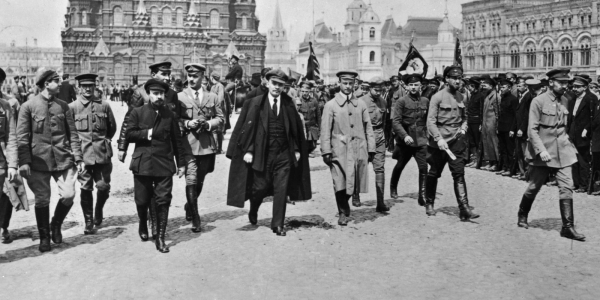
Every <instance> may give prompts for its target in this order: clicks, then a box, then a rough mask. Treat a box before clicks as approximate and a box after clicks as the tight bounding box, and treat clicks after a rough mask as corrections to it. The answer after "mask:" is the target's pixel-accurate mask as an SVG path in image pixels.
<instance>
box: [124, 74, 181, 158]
mask: <svg viewBox="0 0 600 300" xmlns="http://www.w3.org/2000/svg"><path fill="white" fill-rule="evenodd" d="M149 102H150V98H149V97H148V94H147V93H146V89H145V88H144V85H142V86H140V87H139V88H138V89H137V90H135V92H134V93H133V96H132V97H131V101H130V102H129V109H128V110H127V113H126V114H125V117H124V118H123V125H121V134H120V135H119V140H118V141H117V144H118V148H119V150H121V151H125V152H127V148H128V147H129V143H128V142H127V139H126V138H125V131H126V130H127V123H128V121H129V115H130V114H131V111H132V110H133V109H134V108H136V107H141V106H143V105H144V104H146V103H149ZM165 106H167V107H169V108H170V109H171V111H172V112H173V113H174V114H175V118H176V119H178V118H179V113H180V112H181V103H180V102H179V99H178V98H177V92H175V91H174V90H172V89H169V90H168V91H167V93H166V94H165Z"/></svg>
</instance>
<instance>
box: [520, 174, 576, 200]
mask: <svg viewBox="0 0 600 300" xmlns="http://www.w3.org/2000/svg"><path fill="white" fill-rule="evenodd" d="M550 174H555V175H556V182H557V183H558V198H559V199H561V200H563V199H573V178H572V177H571V166H568V167H564V168H562V169H557V168H550V167H540V166H529V185H528V186H527V189H526V190H525V193H524V194H523V196H525V197H527V198H528V199H535V196H536V195H537V194H538V192H539V191H540V189H541V188H542V186H543V185H544V184H546V180H547V179H548V175H550Z"/></svg>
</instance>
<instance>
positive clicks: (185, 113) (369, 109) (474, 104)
mask: <svg viewBox="0 0 600 300" xmlns="http://www.w3.org/2000/svg"><path fill="white" fill-rule="evenodd" d="M0 71H1V70H0ZM185 71H186V73H187V87H186V88H185V89H184V90H182V91H181V92H179V93H177V92H175V91H174V90H173V89H171V87H170V86H169V85H168V84H167V82H168V80H169V78H170V76H171V64H170V63H169V62H162V63H157V64H154V65H151V66H150V72H151V77H152V78H151V79H150V80H148V81H147V82H146V83H145V84H143V85H142V86H141V87H140V88H139V89H137V90H136V91H135V93H134V94H133V96H132V100H131V103H130V107H129V110H128V112H127V114H126V115H125V117H124V120H123V124H122V126H121V132H120V136H119V140H118V150H119V151H118V159H119V160H120V161H121V162H124V160H125V158H126V155H127V150H128V147H129V144H135V150H134V152H133V154H132V156H131V163H130V167H129V168H130V170H131V171H132V173H133V175H134V176H133V177H134V181H133V182H134V191H135V193H134V198H135V204H136V208H137V212H138V217H139V220H140V222H139V228H138V231H139V236H140V239H141V240H142V241H147V240H149V239H150V234H151V236H152V239H153V240H154V241H155V246H156V249H157V250H158V251H160V252H163V253H166V252H169V249H168V247H167V245H166V243H165V233H166V228H167V222H168V215H169V207H170V203H171V200H172V189H173V176H174V175H178V176H179V177H183V176H185V195H186V204H185V212H186V219H187V220H188V221H190V222H191V223H192V228H191V230H192V231H193V232H195V233H198V232H200V231H201V219H200V215H199V212H198V198H199V196H200V194H201V192H202V190H203V186H204V181H205V178H206V176H207V175H208V174H209V173H211V172H213V170H214V168H215V160H216V155H217V154H219V153H220V151H221V143H222V140H219V138H218V135H215V134H214V132H215V131H217V130H219V131H221V132H222V128H223V126H224V124H225V120H226V119H227V118H226V114H227V112H224V111H225V110H227V109H224V108H223V107H224V106H223V101H224V97H225V94H226V93H227V89H225V88H224V86H223V85H221V84H220V83H219V82H218V79H219V78H218V75H216V74H212V75H216V77H215V76H212V75H211V77H213V78H214V80H212V84H213V88H212V89H211V90H212V91H209V90H207V89H206V88H205V87H204V86H203V84H206V82H205V81H206V77H205V72H206V68H205V67H204V66H203V65H200V64H195V63H192V64H188V65H186V66H185ZM568 73H569V70H563V69H560V70H553V71H550V72H548V74H547V76H548V79H547V85H548V88H546V90H544V89H543V85H544V84H543V83H542V82H541V81H539V80H534V79H525V80H523V81H521V80H520V79H518V84H517V87H516V89H514V87H513V84H512V82H511V80H510V79H509V77H505V78H500V80H499V83H498V82H497V81H496V80H495V79H492V78H491V77H489V76H483V77H477V78H469V79H465V78H464V76H463V69H462V68H461V67H460V66H450V67H447V68H446V69H445V70H444V72H443V76H442V81H443V84H442V86H443V87H442V88H440V87H439V86H440V82H439V81H438V80H436V79H434V80H432V81H436V83H432V81H428V80H426V79H424V78H423V77H422V76H421V75H419V74H399V75H398V76H393V77H392V78H391V79H390V83H391V87H390V88H389V89H387V88H386V86H387V85H386V82H385V81H384V80H383V79H382V78H380V77H376V78H373V79H371V80H370V81H369V82H368V83H367V84H368V87H367V88H365V89H364V90H359V89H357V81H358V79H357V78H358V76H359V74H358V73H356V72H354V71H351V70H346V71H340V72H338V73H337V77H338V82H337V84H336V86H337V89H336V90H335V92H334V93H333V95H331V96H333V97H328V93H327V91H325V90H323V89H321V88H320V87H318V86H315V84H317V85H319V84H320V83H322V82H310V81H303V82H301V83H300V84H299V85H298V87H299V89H300V91H299V92H298V91H296V90H295V89H294V88H293V87H292V85H293V83H290V82H291V81H290V79H289V78H288V76H287V74H285V73H284V72H282V71H281V70H270V69H265V70H264V72H263V73H262V74H261V77H262V80H263V82H262V84H261V85H260V86H258V87H257V88H256V89H255V90H253V91H251V92H250V94H249V97H248V99H247V100H246V101H245V102H244V104H243V107H242V109H241V113H240V116H239V119H238V121H237V123H236V125H235V128H234V130H233V133H232V135H231V139H230V142H229V146H228V148H227V152H226V157H227V158H229V159H231V165H230V170H229V181H228V192H227V204H228V205H231V206H235V207H244V204H245V202H246V201H247V200H249V203H250V210H249V213H248V219H249V222H250V223H251V224H254V225H257V224H258V222H259V221H258V212H259V208H260V206H261V204H262V203H263V201H264V199H265V198H266V197H267V196H273V217H272V219H271V224H270V227H271V229H272V230H273V232H274V233H275V234H276V235H278V236H285V235H286V232H285V227H284V221H285V215H286V208H287V204H288V202H289V201H291V200H307V199H310V198H311V197H312V187H311V180H310V168H309V159H308V158H309V155H312V154H311V153H312V152H313V151H314V150H315V148H316V147H317V145H318V144H320V153H321V156H322V159H323V161H324V163H325V164H326V165H327V166H328V167H329V168H330V171H331V176H332V179H333V187H334V195H333V198H335V201H336V206H337V213H338V215H339V219H338V224H339V225H341V226H344V225H347V224H348V222H349V217H350V216H351V209H350V199H352V202H351V203H352V205H353V206H355V207H360V206H361V201H360V197H359V194H360V193H365V192H367V190H368V182H369V180H368V164H369V163H372V164H373V170H374V173H375V187H376V195H377V206H376V208H375V210H376V211H377V212H379V213H387V212H388V211H389V208H388V207H387V206H386V204H385V201H384V194H385V187H386V185H385V181H386V180H385V167H384V164H385V155H386V151H388V150H392V149H393V156H392V158H393V159H395V160H397V163H396V166H395V167H394V169H393V172H392V175H391V182H390V196H391V197H392V198H398V197H399V195H398V186H399V181H400V177H401V174H402V172H403V170H404V168H405V167H406V165H407V163H408V162H409V161H410V159H411V158H415V160H416V162H417V166H418V173H419V178H418V191H419V192H418V204H419V205H421V206H424V207H425V212H426V214H427V215H428V216H435V214H436V211H435V208H434V204H435V200H436V192H437V183H438V179H439V178H440V177H441V175H442V171H443V169H444V167H445V165H446V164H448V166H449V169H450V172H451V175H452V178H453V182H454V193H455V197H456V200H457V203H458V207H459V211H460V213H459V218H460V219H461V220H462V221H468V220H471V219H475V218H478V217H479V215H478V214H476V213H474V212H473V211H472V210H473V208H472V207H471V206H470V205H469V199H468V194H467V187H466V180H465V165H467V164H468V163H469V160H471V164H470V165H471V166H475V165H476V164H477V161H478V157H481V156H482V155H483V156H484V157H482V158H483V159H484V160H486V161H488V163H489V166H495V169H496V170H503V171H504V172H509V173H510V169H509V168H508V167H506V166H510V165H511V163H512V162H513V161H514V162H516V163H517V165H518V167H519V169H520V170H521V171H522V172H523V175H525V174H526V175H527V178H528V180H529V186H528V187H527V190H526V191H525V193H524V195H523V197H522V200H521V204H520V207H519V212H518V226H520V227H525V228H527V227H528V223H527V216H528V213H529V211H530V209H531V206H532V203H533V201H534V199H535V197H536V194H537V193H538V191H539V190H540V188H541V186H542V185H543V184H545V183H546V181H547V180H548V178H549V177H553V178H556V181H557V184H558V186H559V194H560V210H561V216H562V219H563V229H562V231H561V235H562V236H564V237H567V238H571V239H575V240H584V239H585V237H584V236H583V235H581V234H579V233H577V232H576V231H575V228H574V225H573V224H574V220H573V185H574V184H573V176H572V174H573V173H572V170H571V169H572V167H574V166H576V167H578V168H582V169H584V168H585V165H583V164H581V163H579V164H577V163H578V161H579V158H582V157H584V158H586V159H587V160H588V161H589V153H586V152H585V149H589V148H584V146H585V145H583V142H582V143H579V142H578V140H577V139H576V138H575V139H574V138H573V137H572V134H578V135H581V138H582V139H585V138H588V137H589V136H591V135H593V133H594V132H595V131H598V130H597V128H595V127H594V125H593V124H587V123H586V124H582V123H581V122H579V123H578V121H577V118H578V117H577V116H580V115H583V116H584V117H583V118H586V116H587V118H591V117H594V118H595V115H596V111H598V109H597V107H596V106H597V105H598V99H597V97H596V96H595V95H593V93H592V92H590V91H589V90H588V89H587V86H588V84H589V80H588V78H586V77H584V76H575V77H574V79H573V80H572V79H571V77H570V76H569V75H568ZM5 77H6V75H5V74H4V72H3V71H1V72H0V83H2V82H3V81H4V79H5ZM96 78H97V75H95V74H82V75H79V76H77V77H75V79H76V80H77V81H78V82H79V86H80V90H81V92H80V94H79V95H77V99H76V100H75V101H74V102H72V103H70V104H67V103H66V102H65V101H63V100H61V99H59V98H58V97H57V95H58V93H59V75H58V74H57V73H56V72H54V71H52V70H49V71H46V72H44V73H43V74H41V75H40V76H39V78H38V79H37V83H36V84H37V86H38V87H39V89H40V90H41V93H40V94H39V95H37V96H36V97H35V98H33V99H32V100H31V101H27V102H26V103H24V104H23V105H22V106H20V107H19V105H18V104H19V103H18V101H14V99H11V98H6V97H4V95H2V97H0V146H1V148H2V151H0V185H2V186H4V187H5V192H4V194H5V195H6V194H9V195H13V194H15V195H17V197H16V199H17V200H20V202H19V201H14V199H11V201H8V200H6V197H2V198H0V223H2V225H3V228H4V232H3V234H4V235H5V241H7V240H9V239H10V234H9V233H8V230H7V227H8V225H6V226H4V224H5V223H7V222H8V221H10V214H9V213H8V212H9V211H12V207H13V206H16V207H17V208H25V209H27V207H28V203H26V201H27V200H26V196H25V199H23V197H20V196H22V195H23V194H24V192H23V190H22V184H21V185H19V184H18V183H19V181H20V177H21V176H22V177H23V178H25V179H26V180H27V182H28V185H29V187H30V188H31V190H32V192H33V194H34V196H35V216H36V222H37V227H38V231H39V234H40V246H39V250H40V251H42V252H46V251H50V250H51V241H52V242H53V243H55V244H60V243H61V242H62V234H61V225H62V223H63V221H64V219H65V217H66V215H67V214H68V212H69V211H70V209H71V207H72V206H73V203H74V199H75V196H76V191H75V178H77V179H78V180H79V182H80V184H81V191H80V205H81V208H82V212H83V217H84V221H85V228H84V233H85V234H94V233H95V230H96V229H95V227H98V226H101V224H102V222H103V218H104V215H103V208H104V205H105V203H106V202H107V200H108V198H109V194H110V182H111V172H112V168H113V166H112V162H111V157H112V146H111V141H112V138H113V137H114V136H115V134H116V133H117V125H116V121H115V118H114V115H113V112H112V110H111V108H110V106H109V105H108V103H107V102H103V101H102V100H101V99H100V98H97V97H96V96H95V95H94V91H95V89H96V82H97V81H96ZM569 84H572V85H573V89H572V90H573V92H572V93H573V95H574V97H572V98H573V99H569V96H568V95H569V93H571V92H567V86H568V85H569ZM515 92H516V95H515V94H514V93H515ZM329 94H331V93H329ZM586 110H589V114H588V113H587V112H584V111H586ZM492 117H493V118H496V119H495V122H491V121H490V120H489V119H490V118H492ZM599 122H600V120H599ZM572 124H575V125H574V126H575V127H576V128H573V127H574V126H573V125H572ZM594 124H595V123H594ZM580 127H581V128H583V129H582V132H579V131H578V130H579V129H578V128H580ZM494 131H495V132H494ZM492 133H494V135H491V134H492ZM515 137H516V138H517V140H516V143H515V139H514V138H515ZM221 139H222V137H221ZM391 141H393V142H392V144H395V146H393V147H392V146H390V142H391ZM572 141H575V145H574V144H573V142H572ZM480 143H481V144H480ZM490 144H491V145H490ZM515 144H516V145H515ZM481 145H483V146H481ZM488 148H489V149H488ZM515 149H517V150H518V151H516V153H517V155H511V153H513V151H514V150H515ZM499 164H500V165H501V166H502V167H498V165H499ZM578 172H579V173H577V174H579V176H584V175H585V172H583V171H578ZM51 178H53V179H54V180H55V181H56V183H57V185H58V189H59V191H58V192H59V201H58V203H57V205H56V208H55V211H54V214H53V216H52V218H51V217H50V179H51ZM5 181H7V182H8V183H10V184H4V183H5ZM94 183H95V187H96V189H97V193H96V205H95V206H94V195H93V190H94ZM580 184H582V183H581V181H580ZM6 187H8V188H6ZM10 187H12V189H11V188H10ZM11 191H12V193H11ZM12 198H15V197H12ZM148 221H149V223H150V230H149V228H148ZM149 231H150V232H149ZM7 236H8V237H7Z"/></svg>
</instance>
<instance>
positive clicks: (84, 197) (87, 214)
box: [79, 190, 94, 234]
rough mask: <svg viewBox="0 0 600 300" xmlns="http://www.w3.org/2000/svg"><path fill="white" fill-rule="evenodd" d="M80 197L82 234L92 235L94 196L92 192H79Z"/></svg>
mask: <svg viewBox="0 0 600 300" xmlns="http://www.w3.org/2000/svg"><path fill="white" fill-rule="evenodd" d="M79 196H80V197H81V211H82V212H83V219H84V220H85V228H84V229H83V233H84V234H93V233H94V198H93V197H94V196H93V195H92V191H88V190H81V193H80V194H79Z"/></svg>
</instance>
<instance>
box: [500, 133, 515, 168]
mask: <svg viewBox="0 0 600 300" xmlns="http://www.w3.org/2000/svg"><path fill="white" fill-rule="evenodd" d="M498 152H499V153H500V157H502V158H504V169H506V170H508V169H509V168H510V164H511V163H512V161H513V159H514V156H515V139H514V138H511V137H510V136H509V132H508V131H500V132H498Z"/></svg>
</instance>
